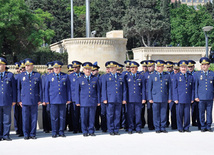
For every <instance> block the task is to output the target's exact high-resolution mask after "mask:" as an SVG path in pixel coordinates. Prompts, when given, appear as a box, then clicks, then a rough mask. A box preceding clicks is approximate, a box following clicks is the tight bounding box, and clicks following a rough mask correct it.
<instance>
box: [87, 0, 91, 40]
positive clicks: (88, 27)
mask: <svg viewBox="0 0 214 155" xmlns="http://www.w3.org/2000/svg"><path fill="white" fill-rule="evenodd" d="M90 31H91V30H90V0H86V37H87V38H89V37H90Z"/></svg>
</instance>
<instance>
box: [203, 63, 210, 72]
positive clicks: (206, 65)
mask: <svg viewBox="0 0 214 155" xmlns="http://www.w3.org/2000/svg"><path fill="white" fill-rule="evenodd" d="M209 67H210V65H209V64H202V65H201V70H203V71H208V69H209Z"/></svg>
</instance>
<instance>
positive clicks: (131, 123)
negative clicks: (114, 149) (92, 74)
mask: <svg viewBox="0 0 214 155" xmlns="http://www.w3.org/2000/svg"><path fill="white" fill-rule="evenodd" d="M130 63H131V65H130V68H131V73H129V74H128V75H127V76H126V77H125V81H126V83H127V118H128V133H129V134H132V132H133V130H135V131H136V132H137V133H142V131H141V127H142V125H141V124H142V123H141V122H142V121H141V112H142V104H145V103H146V99H145V93H146V91H145V87H146V86H145V84H146V83H145V79H144V76H143V75H142V74H140V73H139V72H138V71H137V70H138V67H139V64H138V63H137V62H135V61H131V62H130ZM143 106H144V105H143Z"/></svg>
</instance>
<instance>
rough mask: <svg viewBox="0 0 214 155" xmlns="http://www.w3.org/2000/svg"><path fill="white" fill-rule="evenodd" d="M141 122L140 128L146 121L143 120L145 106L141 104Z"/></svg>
mask: <svg viewBox="0 0 214 155" xmlns="http://www.w3.org/2000/svg"><path fill="white" fill-rule="evenodd" d="M141 121H142V128H144V126H145V125H146V120H145V104H143V106H142V109H141Z"/></svg>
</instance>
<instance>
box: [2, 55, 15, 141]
mask: <svg viewBox="0 0 214 155" xmlns="http://www.w3.org/2000/svg"><path fill="white" fill-rule="evenodd" d="M6 65H7V61H6V59H4V58H2V57H0V81H1V85H0V91H1V92H0V141H1V140H2V139H3V140H7V141H11V140H12V139H11V138H10V135H9V134H10V126H11V107H12V105H15V104H16V83H15V79H14V76H13V74H12V73H11V72H7V71H5V67H6Z"/></svg>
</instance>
